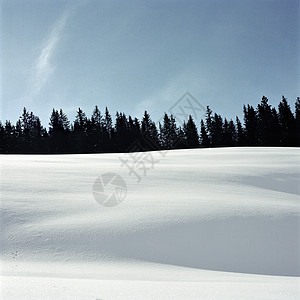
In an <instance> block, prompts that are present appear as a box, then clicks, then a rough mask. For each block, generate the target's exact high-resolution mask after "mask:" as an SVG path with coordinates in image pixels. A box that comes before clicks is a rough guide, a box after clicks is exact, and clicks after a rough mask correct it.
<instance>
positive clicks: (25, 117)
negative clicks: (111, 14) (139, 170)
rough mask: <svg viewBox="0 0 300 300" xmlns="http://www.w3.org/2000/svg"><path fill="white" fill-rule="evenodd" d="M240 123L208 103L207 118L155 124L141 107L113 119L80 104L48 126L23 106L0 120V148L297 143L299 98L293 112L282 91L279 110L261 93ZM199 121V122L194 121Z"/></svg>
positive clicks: (56, 114) (168, 118)
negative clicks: (137, 114) (15, 115)
mask: <svg viewBox="0 0 300 300" xmlns="http://www.w3.org/2000/svg"><path fill="white" fill-rule="evenodd" d="M243 115H244V118H243V122H241V121H240V119H239V118H238V117H236V119H235V120H234V121H233V120H232V119H231V120H227V119H226V118H223V117H222V116H221V115H219V114H217V113H213V112H212V110H211V109H210V107H209V106H207V108H206V115H205V118H204V119H202V120H201V121H200V122H199V124H196V123H195V121H194V119H193V117H192V116H191V115H190V116H189V118H188V120H187V121H185V122H184V123H183V124H182V125H181V126H178V125H177V124H176V118H175V116H174V115H172V114H171V115H168V114H167V113H165V114H164V116H163V118H162V121H161V122H159V123H158V125H157V124H155V122H154V121H153V120H152V119H151V116H150V114H149V113H148V112H147V111H145V113H144V115H143V118H142V120H141V121H140V120H139V119H137V118H132V117H131V116H128V117H127V116H126V115H125V114H124V113H121V112H116V116H115V120H114V122H113V119H112V116H111V114H110V112H109V110H108V108H107V107H106V109H105V111H104V113H102V112H101V111H100V110H99V108H98V106H95V108H94V110H93V112H92V115H91V117H87V115H86V114H85V113H84V112H83V111H82V109H81V108H78V111H77V113H76V117H75V120H74V121H73V122H70V121H69V119H68V117H67V115H66V114H65V113H64V112H63V110H62V109H59V110H56V109H53V110H52V113H51V116H50V122H49V129H48V130H47V129H46V128H45V127H43V126H42V124H41V121H40V118H39V117H38V116H36V115H34V114H33V112H29V111H28V110H27V109H26V108H24V109H23V113H22V115H21V116H20V118H19V119H18V121H17V122H16V124H12V123H11V122H10V121H6V122H5V123H4V124H3V123H2V122H1V121H0V153H107V152H134V151H149V150H151V151H152V150H160V149H186V148H198V147H235V146H294V147H295V146H296V147H297V146H299V144H300V135H299V132H300V123H299V122H300V121H299V120H300V98H299V97H298V98H297V100H296V103H295V111H294V113H293V112H292V110H291V107H290V105H289V103H288V101H287V99H286V98H285V97H284V96H282V100H281V101H280V103H279V105H278V109H276V108H275V107H271V105H270V104H269V103H268V99H267V98H266V97H265V96H263V97H262V100H261V102H260V104H258V105H257V107H256V108H254V107H253V106H251V105H244V107H243ZM197 125H198V126H197Z"/></svg>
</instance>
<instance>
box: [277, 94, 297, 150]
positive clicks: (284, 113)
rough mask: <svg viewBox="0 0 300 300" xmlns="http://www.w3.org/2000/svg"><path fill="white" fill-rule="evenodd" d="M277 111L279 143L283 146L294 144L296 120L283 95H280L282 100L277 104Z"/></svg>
mask: <svg viewBox="0 0 300 300" xmlns="http://www.w3.org/2000/svg"><path fill="white" fill-rule="evenodd" d="M278 111H279V124H280V127H281V144H282V145H283V146H294V145H295V144H296V134H295V128H296V120H295V118H294V115H293V113H292V111H291V107H290V105H289V104H288V102H287V99H286V98H285V97H284V96H282V100H281V102H280V103H279V105H278Z"/></svg>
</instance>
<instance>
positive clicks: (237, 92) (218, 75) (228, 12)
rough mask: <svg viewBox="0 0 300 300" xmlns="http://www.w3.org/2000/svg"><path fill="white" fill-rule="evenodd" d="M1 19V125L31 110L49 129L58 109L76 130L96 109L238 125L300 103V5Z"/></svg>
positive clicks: (187, 1)
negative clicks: (208, 115) (206, 117)
mask: <svg viewBox="0 0 300 300" xmlns="http://www.w3.org/2000/svg"><path fill="white" fill-rule="evenodd" d="M0 10H1V12H0V13H1V21H0V22H1V23H0V44H1V47H0V63H1V77H0V82H1V86H0V87H1V89H0V97H1V98H0V104H1V105H0V119H1V121H2V122H3V121H5V120H11V121H12V122H13V123H15V122H16V121H17V119H18V118H19V116H20V115H21V113H22V109H23V107H24V106H25V107H26V108H27V109H28V110H29V111H33V112H34V114H36V115H38V116H39V117H40V118H41V121H42V123H43V125H44V126H46V127H48V123H49V117H50V114H51V111H52V109H53V108H55V109H60V108H62V109H63V110H64V112H66V113H67V115H68V117H69V119H70V120H74V117H75V114H76V110H77V109H78V107H81V108H82V109H83V110H84V111H85V112H86V114H87V116H90V115H91V113H92V111H93V109H94V107H95V105H98V107H99V108H100V110H101V111H102V112H103V111H104V110H105V107H106V106H107V107H108V109H109V111H110V113H111V114H112V115H113V116H114V115H115V113H116V111H121V112H124V113H126V115H129V114H130V115H131V116H133V117H138V118H139V119H141V117H142V115H143V112H144V111H145V110H147V111H148V112H149V113H150V115H151V117H152V119H153V120H154V121H158V120H159V119H160V118H161V117H162V115H163V114H164V112H167V113H169V112H173V114H174V115H175V117H177V114H178V111H181V112H182V109H184V110H185V114H186V115H187V114H192V113H194V112H195V111H193V110H192V109H191V108H190V105H186V104H187V103H190V104H191V102H193V103H194V106H197V107H198V110H197V114H198V115H197V116H196V115H195V119H196V122H197V125H198V124H199V123H198V122H199V120H200V118H201V117H203V111H202V112H201V109H203V108H205V107H206V106H207V105H209V106H210V108H211V109H212V110H213V112H217V113H219V114H221V115H222V116H223V117H227V118H229V119H230V118H235V116H236V115H238V116H239V117H241V118H242V116H243V115H242V107H243V105H244V104H251V105H253V106H257V104H258V103H259V102H260V100H261V98H262V96H263V95H265V96H266V97H268V98H269V100H270V104H272V105H273V106H276V107H277V105H278V103H279V101H280V100H281V96H282V95H285V96H286V97H287V98H288V101H289V103H290V104H291V106H292V108H293V107H294V102H295V100H296V97H297V96H300V93H299V82H300V81H299V53H300V51H299V50H300V49H299V0H226V1H225V0H197V1H193V0H172V1H171V0H143V1H142V0H139V1H137V0H128V1H123V0H122V1H117V0H110V1H105V0H26V1H24V0H0ZM186 92H188V93H189V94H186ZM182 97H183V98H182ZM176 106H177V112H176V111H175V110H174V107H175V108H176ZM200 107H201V109H199V108H200ZM178 109H179V110H178ZM200 113H201V115H199V114H200ZM181 116H183V114H182V115H181ZM178 118H179V115H178Z"/></svg>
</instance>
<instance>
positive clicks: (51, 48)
mask: <svg viewBox="0 0 300 300" xmlns="http://www.w3.org/2000/svg"><path fill="white" fill-rule="evenodd" d="M69 15H70V10H66V11H65V12H64V13H63V14H62V15H61V17H60V18H59V19H58V20H57V21H56V22H55V24H54V25H53V28H52V30H51V32H50V34H49V35H48V37H47V38H46V39H45V41H44V42H43V44H42V47H41V51H40V55H39V56H38V58H37V60H36V62H35V64H34V73H33V76H32V84H31V93H30V96H31V98H34V97H35V96H37V95H38V94H39V93H40V91H41V90H42V88H43V87H44V86H45V84H46V83H47V81H48V79H49V77H50V75H51V74H52V73H53V72H54V69H55V68H54V66H53V64H52V63H51V59H52V57H53V54H54V52H55V50H56V48H57V46H58V43H59V41H60V39H61V35H62V32H63V30H64V28H65V26H66V23H67V20H68V18H69Z"/></svg>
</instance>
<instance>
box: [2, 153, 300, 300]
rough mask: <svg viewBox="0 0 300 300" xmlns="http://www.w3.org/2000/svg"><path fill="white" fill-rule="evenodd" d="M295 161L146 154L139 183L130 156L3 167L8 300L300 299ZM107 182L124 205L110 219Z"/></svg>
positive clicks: (288, 156)
mask: <svg viewBox="0 0 300 300" xmlns="http://www.w3.org/2000/svg"><path fill="white" fill-rule="evenodd" d="M299 154H300V151H299V149H296V148H219V149H195V150H176V151H168V152H164V153H158V152H155V153H148V156H147V157H146V156H145V154H141V157H140V159H141V160H142V161H143V162H144V163H145V164H142V163H140V164H138V165H134V166H135V169H134V171H135V172H139V173H138V174H139V175H140V176H141V180H140V181H138V177H137V175H135V174H134V173H131V175H130V174H129V173H130V170H129V168H128V167H126V165H124V161H126V160H127V159H128V161H127V163H128V164H129V163H130V162H131V159H132V157H131V156H130V155H125V154H90V155H10V156H4V155H1V156H0V159H1V224H0V229H1V244H0V248H1V257H0V258H1V265H0V266H1V297H2V299H5V300H7V299H18V300H19V299H30V300H31V299H45V300H46V299H53V300H54V299H63V300H66V299H87V300H88V299H90V300H96V299H101V300H109V299H112V300H115V299H122V300H123V299H125V300H126V299H137V300H140V299H162V300H164V299H180V300H183V299H299V298H300V280H299V277H298V276H299V275H300V236H299V231H300V222H299V215H300V205H299V201H300V198H299V194H300V191H299V187H298V186H299V179H300V178H299V177H300V172H299V165H300V164H299V163H300V160H299V157H300V156H299ZM151 155H152V157H151ZM135 158H137V157H135ZM151 158H153V159H154V163H153V164H151V163H150V161H151ZM122 160H123V163H122ZM122 164H123V165H122ZM128 166H129V165H128ZM132 166H133V165H131V167H132ZM142 166H145V167H147V168H148V167H149V170H148V169H146V170H145V173H143V172H144V170H143V169H139V168H141V167H142ZM132 170H133V169H132ZM111 172H112V173H116V174H119V175H120V176H121V177H122V178H123V179H124V180H125V182H126V184H127V194H126V197H125V199H124V200H123V201H122V202H121V203H120V204H119V205H117V206H113V207H105V206H102V205H100V204H99V203H98V202H97V201H96V200H95V199H94V195H93V193H92V190H93V185H94V182H95V180H96V178H98V177H99V176H101V175H102V174H106V173H111ZM144 174H145V176H144ZM104 191H105V192H106V193H109V191H110V192H112V193H113V192H114V189H112V187H110V189H109V191H108V185H107V186H105V188H104ZM100 194H101V193H100Z"/></svg>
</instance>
